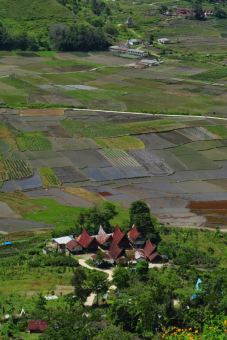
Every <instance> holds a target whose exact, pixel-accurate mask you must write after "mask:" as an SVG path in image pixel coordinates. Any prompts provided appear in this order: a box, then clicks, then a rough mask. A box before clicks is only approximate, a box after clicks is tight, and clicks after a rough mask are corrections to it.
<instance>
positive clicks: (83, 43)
mask: <svg viewBox="0 0 227 340" xmlns="http://www.w3.org/2000/svg"><path fill="white" fill-rule="evenodd" d="M50 41H51V45H52V47H53V49H55V50H58V51H77V50H79V51H89V50H93V49H95V50H100V49H104V48H106V47H108V45H109V43H108V40H107V38H106V36H105V34H104V33H103V31H102V29H101V28H94V27H92V26H86V25H84V24H78V25H72V26H70V27H68V26H65V25H63V24H53V25H51V27H50Z"/></svg>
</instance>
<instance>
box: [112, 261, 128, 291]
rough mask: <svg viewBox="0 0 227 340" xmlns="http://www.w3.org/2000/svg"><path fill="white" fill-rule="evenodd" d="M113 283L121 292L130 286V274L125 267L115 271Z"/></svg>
mask: <svg viewBox="0 0 227 340" xmlns="http://www.w3.org/2000/svg"><path fill="white" fill-rule="evenodd" d="M113 282H114V283H115V284H116V286H117V288H119V289H120V290H121V289H123V288H127V287H128V286H129V272H128V270H127V269H126V268H124V267H117V268H116V269H114V271H113Z"/></svg>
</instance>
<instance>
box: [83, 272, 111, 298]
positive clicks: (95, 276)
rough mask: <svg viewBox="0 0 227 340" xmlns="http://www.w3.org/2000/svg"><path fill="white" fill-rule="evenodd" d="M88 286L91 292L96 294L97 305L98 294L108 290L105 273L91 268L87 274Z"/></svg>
mask: <svg viewBox="0 0 227 340" xmlns="http://www.w3.org/2000/svg"><path fill="white" fill-rule="evenodd" d="M88 282H89V288H90V289H91V291H92V292H93V293H95V294H96V295H97V305H98V302H99V297H98V296H99V294H100V293H103V294H104V293H106V292H107V290H108V281H107V277H106V274H105V273H103V272H101V271H98V270H92V271H91V272H90V274H89V275H88Z"/></svg>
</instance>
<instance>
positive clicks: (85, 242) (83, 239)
mask: <svg viewBox="0 0 227 340" xmlns="http://www.w3.org/2000/svg"><path fill="white" fill-rule="evenodd" d="M78 239H79V240H80V245H81V246H82V247H83V248H87V247H88V246H89V244H90V243H91V242H92V241H93V240H96V238H95V237H93V236H89V235H88V233H87V231H86V229H85V228H83V231H82V233H81V234H80V236H79V237H78Z"/></svg>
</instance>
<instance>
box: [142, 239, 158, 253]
mask: <svg viewBox="0 0 227 340" xmlns="http://www.w3.org/2000/svg"><path fill="white" fill-rule="evenodd" d="M155 249H156V247H155V246H154V245H153V244H152V243H151V240H150V238H148V240H147V243H146V245H145V248H144V253H145V254H146V256H147V257H149V256H150V255H151V254H152V253H153V252H154V251H155Z"/></svg>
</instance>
